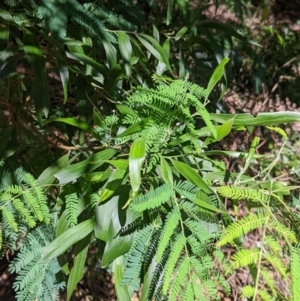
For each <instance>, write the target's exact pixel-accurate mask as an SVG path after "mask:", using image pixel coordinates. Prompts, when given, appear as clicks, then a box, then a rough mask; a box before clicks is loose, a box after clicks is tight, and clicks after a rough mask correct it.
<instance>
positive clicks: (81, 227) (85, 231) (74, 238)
mask: <svg viewBox="0 0 300 301" xmlns="http://www.w3.org/2000/svg"><path fill="white" fill-rule="evenodd" d="M93 230H94V219H93V218H90V219H88V220H86V221H84V222H82V223H80V224H78V225H76V226H74V227H73V228H71V229H68V230H67V231H65V232H64V233H63V234H61V235H60V236H58V237H57V238H56V239H55V240H54V241H52V242H51V243H50V244H49V245H48V246H46V247H44V248H43V249H42V261H43V262H47V261H49V260H51V259H53V258H56V257H57V256H59V255H61V254H63V253H64V252H65V251H67V250H68V249H69V248H70V247H72V246H73V245H74V244H75V243H77V242H78V241H80V240H81V239H83V238H84V237H86V236H88V235H89V234H90V233H91V232H92V231H93Z"/></svg>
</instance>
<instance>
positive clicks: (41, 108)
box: [24, 30, 50, 123]
mask: <svg viewBox="0 0 300 301" xmlns="http://www.w3.org/2000/svg"><path fill="white" fill-rule="evenodd" d="M24 44H25V46H24V52H25V55H26V57H27V60H28V62H29V64H30V66H31V68H32V69H33V71H34V73H35V79H34V82H33V86H32V89H31V97H32V99H33V100H34V105H35V109H36V114H37V117H38V119H39V122H40V123H41V121H42V113H44V115H45V117H47V116H48V112H49V107H50V95H49V87H48V80H47V73H46V69H45V61H44V58H43V51H42V49H41V48H40V46H39V44H38V42H37V40H36V38H35V36H34V35H33V34H32V33H31V32H30V31H28V30H25V31H24Z"/></svg>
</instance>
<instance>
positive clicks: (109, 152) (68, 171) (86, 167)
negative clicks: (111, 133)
mask: <svg viewBox="0 0 300 301" xmlns="http://www.w3.org/2000/svg"><path fill="white" fill-rule="evenodd" d="M115 153H116V150H115V149H112V148H110V149H106V150H104V151H101V152H98V153H96V154H93V155H92V156H90V157H89V158H88V159H86V160H83V161H81V162H79V163H76V164H72V165H69V166H67V167H65V168H63V169H62V170H61V171H59V172H58V173H57V174H55V177H56V178H57V179H58V180H59V183H60V184H66V183H70V182H72V181H74V180H76V179H77V178H79V177H80V176H82V175H84V174H85V173H88V172H91V171H93V170H95V169H96V168H98V167H99V166H101V165H102V164H103V163H105V162H106V161H107V160H109V159H110V158H111V157H112V156H113V155H114V154H115Z"/></svg>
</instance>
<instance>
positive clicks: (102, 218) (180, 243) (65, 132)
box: [0, 0, 300, 301]
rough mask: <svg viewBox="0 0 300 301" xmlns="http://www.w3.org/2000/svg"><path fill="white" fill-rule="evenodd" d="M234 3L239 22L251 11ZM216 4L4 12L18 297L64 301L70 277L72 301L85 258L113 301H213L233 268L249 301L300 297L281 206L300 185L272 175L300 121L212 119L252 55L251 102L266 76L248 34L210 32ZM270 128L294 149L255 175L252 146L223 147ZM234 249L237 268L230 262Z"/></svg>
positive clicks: (4, 153)
mask: <svg viewBox="0 0 300 301" xmlns="http://www.w3.org/2000/svg"><path fill="white" fill-rule="evenodd" d="M225 2H226V1H225ZM234 2H235V3H234V7H233V8H234V10H235V12H236V15H237V16H239V17H240V20H241V21H243V18H244V15H245V13H246V12H245V8H246V6H245V5H244V3H243V2H241V1H234ZM208 4H209V1H182V0H174V1H171V0H169V1H166V2H165V3H163V2H159V1H149V0H148V1H146V0H145V1H132V0H125V1H117V2H116V1H114V2H113V1H88V2H87V1H77V0H67V1H61V0H51V1H45V0H36V1H29V2H26V1H5V3H4V4H2V6H1V7H0V20H1V21H2V25H0V80H1V81H0V89H1V92H3V95H5V97H4V99H3V101H1V103H0V105H1V110H0V139H1V145H0V159H1V158H3V159H4V160H5V164H6V165H3V164H4V163H1V164H2V165H1V167H0V177H1V182H0V197H1V204H0V211H1V219H0V224H1V225H0V226H1V229H2V231H1V233H0V234H1V235H0V248H1V247H2V251H3V252H4V251H9V250H17V251H19V252H18V254H17V255H16V257H15V258H14V259H13V261H12V263H11V265H10V271H11V272H15V273H16V274H17V278H16V281H15V282H14V284H13V286H14V289H15V290H16V292H17V300H33V299H39V300H41V301H43V300H59V290H60V289H64V287H65V283H64V281H63V280H61V279H59V278H58V276H59V275H58V274H59V273H58V272H59V271H63V272H64V273H65V274H66V275H68V280H67V285H66V287H67V300H70V299H71V295H72V293H73V290H74V289H75V288H76V285H77V283H78V282H79V281H80V280H81V279H82V277H83V271H84V265H85V262H86V258H87V254H88V250H89V249H93V251H94V254H95V257H97V261H98V259H99V258H100V259H101V260H100V262H101V265H102V267H103V268H106V267H107V266H109V265H110V264H112V270H113V271H114V273H115V279H116V281H115V285H116V292H117V296H118V298H119V299H120V300H123V299H124V300H129V299H130V297H131V295H132V294H133V292H134V291H137V290H139V289H141V300H143V301H147V300H170V301H177V300H185V301H189V300H219V299H220V294H219V292H220V290H222V291H223V292H224V293H225V294H227V295H229V294H230V287H229V284H228V283H227V277H229V276H230V274H232V273H234V272H235V271H236V270H238V269H240V268H248V269H249V270H250V272H251V277H250V278H252V279H251V281H250V282H249V283H251V285H252V286H250V285H249V286H246V287H244V288H243V289H242V293H241V295H242V297H245V298H252V299H253V300H255V299H256V297H259V298H260V299H261V300H271V299H272V298H273V299H276V300H281V299H280V298H281V296H282V291H281V289H280V287H279V286H277V283H276V280H275V279H274V277H273V275H272V274H271V273H270V272H271V271H275V272H276V273H278V274H280V275H281V276H282V277H283V278H284V277H286V278H287V281H286V282H285V285H286V287H287V289H288V288H289V287H288V286H289V284H290V283H291V291H292V294H293V297H292V298H293V300H295V301H296V300H298V299H299V298H298V295H299V285H298V283H299V279H298V278H299V277H298V276H297V275H298V274H299V271H298V267H299V250H298V249H299V237H300V235H299V226H300V225H299V218H298V215H297V213H296V212H295V211H293V210H290V208H289V206H288V205H287V203H286V199H287V198H288V196H289V193H290V191H292V190H294V189H296V188H298V187H296V186H288V184H287V183H284V182H279V179H278V178H273V177H272V176H273V170H274V168H276V164H277V163H278V161H279V158H280V156H281V155H282V152H283V149H284V146H286V145H288V141H287V135H286V134H285V132H284V131H283V130H282V129H280V128H278V127H277V126H276V125H277V124H278V123H286V122H293V121H299V120H300V114H299V113H297V112H274V113H259V114H258V116H257V117H254V116H252V115H251V114H234V115H231V114H219V113H218V114H216V113H212V112H215V108H214V105H215V103H214V101H213V100H214V99H220V98H222V97H223V95H224V92H225V89H226V87H227V86H228V85H230V82H231V81H232V78H233V74H234V72H236V73H237V77H239V76H240V74H239V73H240V70H241V65H240V64H239V62H240V61H241V60H242V59H241V56H244V57H246V58H250V59H253V58H256V61H255V62H256V63H255V64H252V65H253V67H252V66H251V68H250V67H249V70H248V69H247V66H248V65H249V64H248V63H247V61H245V60H244V62H243V63H244V64H245V65H246V67H245V68H244V69H243V71H244V72H245V70H246V69H247V70H248V71H249V72H250V73H251V72H252V70H254V71H255V72H253V74H252V75H253V76H252V75H251V78H253V79H254V80H255V83H254V85H255V88H256V89H257V90H259V88H260V84H261V83H262V81H263V80H262V77H261V75H262V74H258V71H261V70H262V69H264V68H263V64H262V61H261V60H260V59H258V56H257V54H255V51H256V48H255V47H257V44H255V43H254V42H253V41H251V35H250V34H249V33H247V31H245V32H244V33H243V35H242V34H241V33H240V32H241V31H237V29H238V26H235V25H229V24H223V23H221V22H218V21H215V20H209V19H207V17H205V16H204V14H202V12H203V10H205V8H206V7H207V6H208ZM247 13H248V12H247ZM242 25H243V26H244V28H245V26H246V23H245V22H242ZM270 30H271V28H269V29H266V28H264V30H263V31H259V32H260V34H261V32H263V34H265V33H266V32H268V31H270ZM141 32H143V33H141ZM37 33H38V34H37ZM272 34H274V35H276V36H277V37H278V40H280V41H281V42H280V43H283V41H282V37H281V34H280V33H279V32H278V31H276V30H275V31H273V32H272ZM280 37H281V39H280ZM239 51H240V52H241V53H242V54H241V55H240V54H239ZM229 54H230V56H229V57H230V59H229V57H228V55H229ZM250 62H252V61H251V60H250ZM225 65H226V68H225ZM21 66H22V68H23V66H24V69H25V72H24V73H22V72H19V71H20V69H22V68H21ZM271 69H272V68H271ZM273 69H276V70H277V69H278V70H279V69H280V68H273ZM272 72H273V71H272ZM276 72H277V71H276ZM153 73H155V74H154V75H153ZM210 75H212V76H211V77H210ZM244 75H246V77H247V74H244ZM209 77H210V80H209ZM173 78H176V80H174V79H173ZM54 79H58V85H57V87H55V88H54V89H53V91H52V90H51V89H49V88H50V87H51V88H52V87H53V86H56V85H55V84H54ZM189 79H191V80H192V81H189ZM219 81H221V82H220V83H218V82H219ZM194 82H197V83H200V85H198V84H195V83H194ZM236 82H237V83H239V81H238V80H237V81H236ZM202 86H203V87H207V88H206V89H205V88H202ZM50 90H51V91H50ZM218 95H221V96H218ZM208 97H209V99H208ZM210 101H211V102H210ZM217 106H218V107H220V108H221V106H222V105H221V104H218V105H217ZM48 117H49V119H46V118H48ZM265 125H266V126H269V127H268V129H270V130H273V131H275V132H277V133H279V134H281V135H282V136H283V137H284V139H285V141H284V144H283V147H282V148H281V149H280V150H279V154H278V155H276V157H275V159H274V160H273V159H272V161H271V162H268V165H267V166H264V168H261V169H260V170H259V171H257V172H256V175H255V176H252V177H251V176H250V177H249V176H248V173H249V172H250V173H251V172H252V171H253V169H251V167H252V164H253V161H254V160H260V159H261V157H262V156H261V155H257V154H256V148H257V147H258V145H259V137H254V139H253V141H252V143H251V146H250V149H249V151H248V152H234V151H227V150H224V151H223V150H222V151H221V150H219V149H214V148H215V146H216V144H215V143H217V142H220V141H221V140H222V139H226V136H227V135H229V134H231V133H233V134H234V135H235V133H236V132H235V131H236V130H246V129H248V130H249V131H251V127H253V126H265ZM54 148H56V149H62V150H64V151H66V152H68V154H66V153H64V154H65V155H64V156H62V154H61V152H60V151H54V150H53V149H54ZM46 152H47V153H46ZM48 153H49V154H51V155H50V156H48ZM222 156H227V157H230V159H231V160H233V159H234V158H238V159H239V164H242V168H241V169H240V170H239V171H237V170H235V171H234V172H232V171H229V170H226V164H225V163H224V162H223V161H224V160H223V157H222ZM58 158H59V159H58ZM264 160H265V161H263V164H265V163H266V162H267V159H264ZM13 161H15V162H18V163H20V162H21V163H22V164H24V166H27V167H28V168H26V169H28V170H29V168H30V170H31V171H32V173H33V174H34V176H32V175H31V174H29V173H27V172H25V171H24V169H22V168H14V167H13V166H12V165H8V163H9V162H13ZM53 161H56V162H55V163H53ZM49 165H50V166H49ZM47 166H49V167H48V168H46V167H47ZM42 171H43V173H42V175H41V176H40V177H39V178H38V180H36V178H37V176H38V175H39V174H41V172H42ZM246 173H247V175H246ZM57 182H58V183H57ZM224 183H225V185H224ZM45 196H47V199H46V197H45ZM228 202H229V204H230V205H232V206H233V209H234V213H233V214H232V212H231V211H230V214H229V212H228V210H227V209H228V207H227V205H228ZM239 207H244V208H245V211H244V215H243V216H240V215H239V214H238V208H239ZM52 211H55V214H51V215H50V213H49V212H52ZM255 231H257V232H259V233H262V234H261V237H260V241H259V242H258V243H257V245H256V246H253V247H252V248H250V249H246V248H245V247H244V246H243V244H242V242H243V237H244V236H246V235H248V234H249V233H250V232H255ZM54 233H55V234H54ZM95 241H96V242H97V244H95ZM229 244H230V245H231V247H232V248H235V253H234V255H232V257H231V258H230V260H228V259H226V257H225V256H224V254H223V247H224V246H225V245H229ZM73 246H74V248H73ZM96 246H97V247H96ZM286 256H290V257H291V263H290V265H289V266H287V265H286V264H285V263H284V261H283V258H285V257H286ZM70 261H73V264H72V265H69V264H68V263H69V262H70ZM58 262H59V265H60V267H59V266H58ZM70 267H71V268H70ZM262 283H263V285H264V287H263V288H261V287H260V286H261V284H262ZM141 284H142V285H141ZM287 298H289V297H287ZM287 298H286V299H287ZM288 300H292V299H288Z"/></svg>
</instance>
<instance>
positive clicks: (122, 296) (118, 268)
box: [113, 256, 131, 301]
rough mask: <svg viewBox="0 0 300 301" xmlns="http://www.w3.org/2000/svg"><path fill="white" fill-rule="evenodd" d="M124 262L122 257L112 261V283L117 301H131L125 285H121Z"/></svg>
mask: <svg viewBox="0 0 300 301" xmlns="http://www.w3.org/2000/svg"><path fill="white" fill-rule="evenodd" d="M124 268H125V267H124V260H123V256H120V257H118V258H116V259H115V260H114V263H113V273H114V283H115V289H116V294H117V298H118V300H122V301H131V297H130V295H129V292H128V289H127V287H126V286H125V285H122V279H123V273H124Z"/></svg>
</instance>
